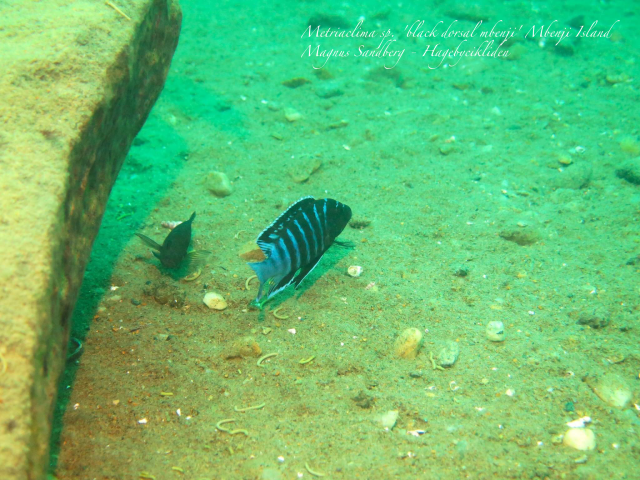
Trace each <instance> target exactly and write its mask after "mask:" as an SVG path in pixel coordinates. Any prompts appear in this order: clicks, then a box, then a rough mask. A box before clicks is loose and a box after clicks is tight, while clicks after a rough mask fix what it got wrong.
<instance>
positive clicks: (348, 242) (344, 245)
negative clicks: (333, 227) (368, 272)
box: [333, 240, 356, 248]
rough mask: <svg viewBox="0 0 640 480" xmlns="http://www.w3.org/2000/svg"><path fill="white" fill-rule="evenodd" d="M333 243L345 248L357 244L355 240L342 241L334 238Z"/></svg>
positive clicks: (353, 246) (354, 246)
mask: <svg viewBox="0 0 640 480" xmlns="http://www.w3.org/2000/svg"><path fill="white" fill-rule="evenodd" d="M333 243H335V244H336V245H338V246H339V247H344V248H356V244H355V243H353V242H350V241H349V240H346V241H344V242H343V241H342V240H334V241H333Z"/></svg>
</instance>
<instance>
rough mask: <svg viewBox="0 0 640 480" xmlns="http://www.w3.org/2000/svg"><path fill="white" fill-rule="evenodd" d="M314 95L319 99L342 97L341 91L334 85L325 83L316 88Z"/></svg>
mask: <svg viewBox="0 0 640 480" xmlns="http://www.w3.org/2000/svg"><path fill="white" fill-rule="evenodd" d="M316 95H317V96H319V97H320V98H324V99H327V98H333V97H339V96H340V95H344V92H343V91H342V89H341V88H340V87H339V86H338V85H337V84H335V83H326V84H324V85H320V86H319V87H318V88H316Z"/></svg>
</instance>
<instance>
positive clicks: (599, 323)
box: [578, 315, 609, 330]
mask: <svg viewBox="0 0 640 480" xmlns="http://www.w3.org/2000/svg"><path fill="white" fill-rule="evenodd" d="M578 325H588V326H589V327H591V328H593V329H596V330H598V329H600V328H604V327H606V326H607V325H609V318H601V317H596V316H595V315H582V316H581V317H580V319H579V320H578Z"/></svg>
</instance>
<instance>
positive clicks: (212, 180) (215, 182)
mask: <svg viewBox="0 0 640 480" xmlns="http://www.w3.org/2000/svg"><path fill="white" fill-rule="evenodd" d="M205 185H206V187H207V188H208V189H209V191H210V192H211V193H213V194H214V195H215V196H216V197H226V196H228V195H231V192H232V188H231V182H229V177H227V175H226V174H225V173H222V172H211V173H210V174H209V175H208V176H207V179H206V182H205Z"/></svg>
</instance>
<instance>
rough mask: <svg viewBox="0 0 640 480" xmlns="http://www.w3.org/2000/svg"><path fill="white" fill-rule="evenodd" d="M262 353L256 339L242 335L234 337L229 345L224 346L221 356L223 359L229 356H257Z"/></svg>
mask: <svg viewBox="0 0 640 480" xmlns="http://www.w3.org/2000/svg"><path fill="white" fill-rule="evenodd" d="M261 354H262V349H261V348H260V345H258V342H256V339H255V338H253V337H252V336H244V337H240V338H236V339H235V340H234V341H232V342H231V343H230V344H229V345H227V346H226V348H225V349H224V352H223V354H222V356H223V357H224V358H225V359H230V358H246V357H256V358H257V357H259V356H260V355H261Z"/></svg>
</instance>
